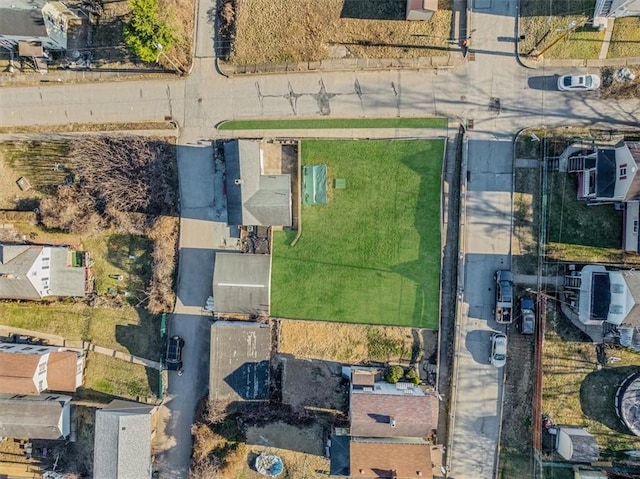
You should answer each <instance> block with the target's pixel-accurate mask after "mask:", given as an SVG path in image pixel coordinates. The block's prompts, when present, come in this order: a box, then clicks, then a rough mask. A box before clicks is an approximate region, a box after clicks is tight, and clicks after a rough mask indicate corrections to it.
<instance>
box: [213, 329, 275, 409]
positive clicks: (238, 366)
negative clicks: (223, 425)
mask: <svg viewBox="0 0 640 479" xmlns="http://www.w3.org/2000/svg"><path fill="white" fill-rule="evenodd" d="M210 349H211V354H210V358H209V361H210V364H209V399H211V400H212V401H256V400H266V399H269V378H270V360H271V329H270V328H269V325H268V324H263V323H256V322H250V321H216V322H215V323H213V324H212V325H211V348H210Z"/></svg>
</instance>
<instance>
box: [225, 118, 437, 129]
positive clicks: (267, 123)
mask: <svg viewBox="0 0 640 479" xmlns="http://www.w3.org/2000/svg"><path fill="white" fill-rule="evenodd" d="M446 127H447V119H446V118H345V119H340V118H326V119H318V118H315V119H308V120H230V121H225V122H223V123H221V124H220V125H218V130H223V131H224V130H321V129H327V128H333V129H337V130H339V129H349V128H352V129H358V128H446Z"/></svg>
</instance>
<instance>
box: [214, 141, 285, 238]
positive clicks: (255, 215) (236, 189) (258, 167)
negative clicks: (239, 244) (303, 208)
mask: <svg viewBox="0 0 640 479" xmlns="http://www.w3.org/2000/svg"><path fill="white" fill-rule="evenodd" d="M224 158H225V165H226V185H225V186H226V190H227V212H228V219H227V222H228V224H229V225H233V226H240V225H242V226H291V176H290V175H285V174H278V175H274V174H264V168H263V150H262V148H261V146H260V142H258V141H252V140H233V141H229V142H227V143H225V144H224Z"/></svg>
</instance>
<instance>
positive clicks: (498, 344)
mask: <svg viewBox="0 0 640 479" xmlns="http://www.w3.org/2000/svg"><path fill="white" fill-rule="evenodd" d="M489 361H491V364H493V365H494V366H495V367H496V368H501V367H503V366H504V365H505V364H506V362H507V336H506V335H505V334H503V333H495V334H492V335H491V357H490V358H489Z"/></svg>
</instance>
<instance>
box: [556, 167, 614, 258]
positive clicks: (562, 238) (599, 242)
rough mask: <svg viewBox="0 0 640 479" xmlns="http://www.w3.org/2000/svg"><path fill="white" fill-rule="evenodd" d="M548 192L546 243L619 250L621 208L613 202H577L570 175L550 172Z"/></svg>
mask: <svg viewBox="0 0 640 479" xmlns="http://www.w3.org/2000/svg"><path fill="white" fill-rule="evenodd" d="M548 191H549V199H548V204H547V212H548V213H547V214H548V230H547V231H548V232H547V242H549V243H559V244H565V245H580V246H590V247H594V248H615V249H618V250H619V249H620V247H621V245H622V212H621V211H617V210H615V209H614V207H613V205H596V206H587V202H586V201H579V200H578V199H577V195H578V180H577V178H576V175H573V174H567V173H559V172H555V173H550V174H549V183H548ZM568 260H569V261H570V260H571V259H568Z"/></svg>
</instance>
